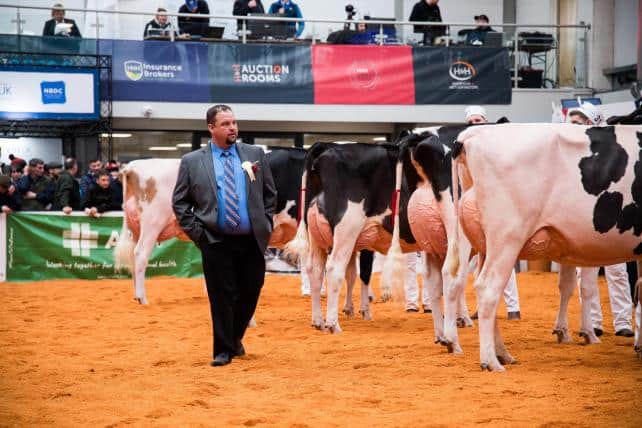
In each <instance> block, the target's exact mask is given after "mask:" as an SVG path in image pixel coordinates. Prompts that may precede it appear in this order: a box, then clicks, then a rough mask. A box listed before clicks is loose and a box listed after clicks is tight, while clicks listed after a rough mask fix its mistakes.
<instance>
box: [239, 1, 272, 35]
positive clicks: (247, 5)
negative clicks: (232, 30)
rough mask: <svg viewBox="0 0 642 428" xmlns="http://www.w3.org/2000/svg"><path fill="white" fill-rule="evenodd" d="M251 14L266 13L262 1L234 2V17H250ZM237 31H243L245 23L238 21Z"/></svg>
mask: <svg viewBox="0 0 642 428" xmlns="http://www.w3.org/2000/svg"><path fill="white" fill-rule="evenodd" d="M250 13H265V9H263V4H262V3H261V0H236V1H235V2H234V11H233V12H232V15H236V16H248V15H249V14H250ZM236 30H237V31H242V30H243V21H242V20H240V19H239V20H238V21H236Z"/></svg>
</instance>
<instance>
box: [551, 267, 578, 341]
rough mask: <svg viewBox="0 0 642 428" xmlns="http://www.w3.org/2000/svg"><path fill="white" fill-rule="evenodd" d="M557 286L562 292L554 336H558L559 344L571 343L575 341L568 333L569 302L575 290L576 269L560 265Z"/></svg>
mask: <svg viewBox="0 0 642 428" xmlns="http://www.w3.org/2000/svg"><path fill="white" fill-rule="evenodd" d="M557 286H558V287H559V290H560V307H559V310H558V312H557V321H556V322H555V327H554V328H553V334H556V335H557V343H571V342H573V341H572V340H571V336H570V334H569V332H568V302H569V300H570V299H571V296H572V295H573V289H574V288H575V267H573V266H568V265H560V272H559V276H558V278H557Z"/></svg>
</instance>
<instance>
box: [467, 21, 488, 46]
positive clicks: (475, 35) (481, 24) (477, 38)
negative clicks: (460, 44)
mask: <svg viewBox="0 0 642 428" xmlns="http://www.w3.org/2000/svg"><path fill="white" fill-rule="evenodd" d="M489 23H490V20H489V19H488V16H486V15H484V14H481V15H477V16H475V25H477V27H475V29H474V30H471V31H469V32H468V34H466V44H467V45H475V46H481V45H483V44H484V42H485V41H486V34H488V33H491V32H493V33H494V32H495V30H493V28H492V27H491V26H490V25H488V24H489Z"/></svg>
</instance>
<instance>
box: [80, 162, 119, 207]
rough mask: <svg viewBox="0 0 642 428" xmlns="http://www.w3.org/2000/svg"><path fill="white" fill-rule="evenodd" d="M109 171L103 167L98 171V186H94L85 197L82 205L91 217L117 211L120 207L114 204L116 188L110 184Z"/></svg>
mask: <svg viewBox="0 0 642 428" xmlns="http://www.w3.org/2000/svg"><path fill="white" fill-rule="evenodd" d="M109 184H110V179H109V173H108V172H107V170H104V169H101V170H100V171H99V172H98V175H97V179H96V186H94V187H93V188H92V189H91V190H89V193H87V195H86V196H85V198H84V199H83V203H82V207H83V208H84V210H85V214H87V215H88V216H91V217H100V214H102V213H104V212H106V211H115V210H118V209H119V207H117V206H115V205H114V189H113V188H112V187H111V186H110V185H109Z"/></svg>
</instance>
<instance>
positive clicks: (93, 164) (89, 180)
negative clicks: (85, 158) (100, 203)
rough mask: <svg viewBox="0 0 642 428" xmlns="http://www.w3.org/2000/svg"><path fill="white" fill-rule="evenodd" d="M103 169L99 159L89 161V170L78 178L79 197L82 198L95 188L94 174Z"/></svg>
mask: <svg viewBox="0 0 642 428" xmlns="http://www.w3.org/2000/svg"><path fill="white" fill-rule="evenodd" d="M102 167H103V163H102V162H101V161H100V159H91V160H90V161H89V170H88V171H87V172H86V173H85V175H83V176H82V177H80V197H81V198H84V197H85V195H86V194H87V193H89V191H90V190H91V189H92V188H94V187H96V174H98V171H100V170H101V168H102Z"/></svg>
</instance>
